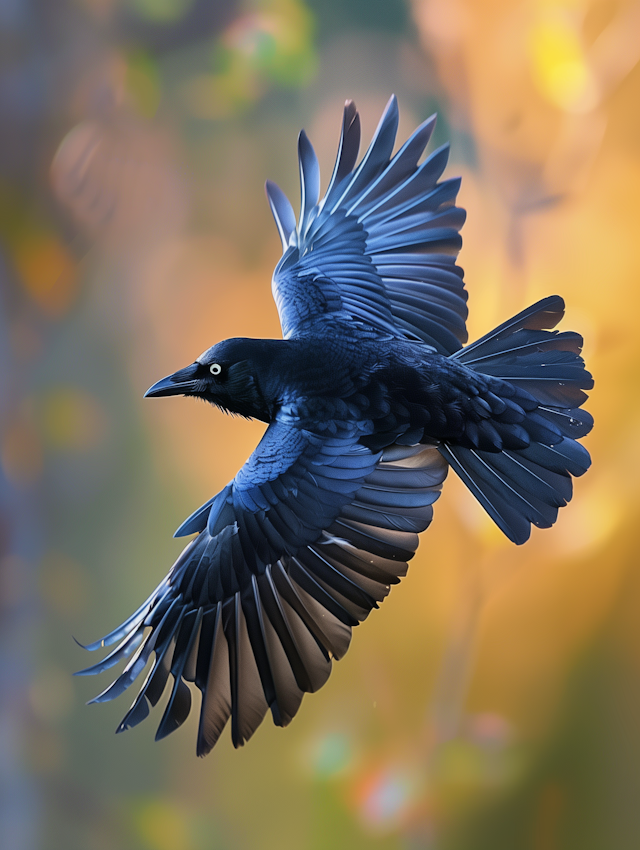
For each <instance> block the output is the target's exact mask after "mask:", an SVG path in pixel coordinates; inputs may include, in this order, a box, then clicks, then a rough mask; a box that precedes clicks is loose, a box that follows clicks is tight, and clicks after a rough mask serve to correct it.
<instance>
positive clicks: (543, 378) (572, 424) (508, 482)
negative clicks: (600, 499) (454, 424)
mask: <svg viewBox="0 0 640 850" xmlns="http://www.w3.org/2000/svg"><path fill="white" fill-rule="evenodd" d="M563 315H564V302H563V301H562V299H561V298H559V297H558V296H551V297H550V298H545V299H544V300H542V301H539V302H538V303H537V304H534V305H532V306H531V307H529V308H528V309H527V310H524V311H523V312H522V313H519V314H518V315H517V316H514V317H513V318H512V319H510V320H509V321H507V322H504V323H503V324H502V325H500V326H499V327H497V328H495V330H493V331H491V332H490V333H488V334H486V335H485V336H484V337H482V338H481V339H479V340H477V341H476V342H474V343H472V344H471V345H469V346H467V347H466V348H464V349H461V350H460V351H457V352H456V353H455V354H453V355H452V358H451V359H456V360H458V361H459V362H461V363H463V364H464V365H465V366H467V367H468V368H470V369H473V370H474V371H475V372H478V373H481V374H483V375H488V376H491V377H493V378H499V379H501V380H502V381H506V382H507V383H508V384H510V385H512V387H517V388H518V389H520V390H524V391H525V393H527V394H528V395H529V397H531V398H533V399H534V400H535V401H536V402H537V405H536V406H532V408H531V409H525V406H524V405H522V406H521V407H522V408H523V409H524V410H525V418H524V420H523V421H522V423H521V429H520V430H519V431H518V433H519V434H520V436H521V437H524V438H525V439H524V440H523V443H526V444H524V445H522V446H517V447H514V446H513V445H511V446H510V447H509V448H507V449H505V450H504V451H501V452H496V451H483V450H480V449H477V448H470V447H463V446H460V445H453V444H447V443H444V444H443V445H442V446H441V447H440V452H441V453H442V455H443V456H444V458H445V459H446V460H447V461H448V462H449V463H450V464H451V467H452V468H453V470H454V471H455V472H456V473H457V474H458V475H459V476H460V478H461V479H462V480H463V481H464V483H465V484H466V485H467V487H469V489H470V490H471V492H472V493H473V494H474V496H475V497H476V498H477V499H478V501H479V502H480V504H481V505H482V506H483V507H484V508H485V510H486V511H487V513H488V514H489V515H490V516H491V518H492V519H493V520H494V521H495V522H496V524H497V525H498V526H499V528H500V529H501V530H502V531H503V532H504V533H505V534H506V535H507V537H508V538H509V539H510V540H512V541H513V542H514V543H518V544H519V543H524V542H525V541H526V540H528V538H529V535H530V533H531V525H532V524H533V525H535V526H537V527H539V528H548V527H549V526H551V525H553V523H554V522H555V521H556V519H557V515H558V509H559V508H560V507H562V506H563V505H566V504H567V502H568V501H569V500H570V499H571V496H572V490H573V485H572V480H571V476H579V475H583V474H584V473H585V472H586V471H587V469H588V468H589V466H590V464H591V458H590V457H589V453H588V452H587V450H586V449H585V448H584V447H583V446H581V445H580V444H579V443H577V442H576V439H577V438H579V437H584V436H585V435H586V434H588V433H589V431H590V430H591V428H592V426H593V419H592V417H591V415H590V414H589V413H587V412H586V411H584V410H581V409H580V406H581V405H582V404H583V403H584V402H585V401H586V399H587V395H586V393H585V392H584V390H587V389H590V388H591V387H592V386H593V379H592V377H591V375H590V374H589V372H587V370H586V369H585V367H584V361H583V360H582V357H581V356H580V352H581V349H582V337H581V336H580V335H579V334H577V333H574V332H571V331H569V332H564V333H558V332H557V331H553V330H550V329H552V328H554V327H555V325H556V324H557V323H558V322H559V321H560V319H561V318H562V316H563ZM502 401H503V402H508V399H507V398H503V399H502ZM503 418H504V414H503ZM496 427H498V428H499V423H498V425H497V426H496Z"/></svg>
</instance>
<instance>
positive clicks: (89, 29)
mask: <svg viewBox="0 0 640 850" xmlns="http://www.w3.org/2000/svg"><path fill="white" fill-rule="evenodd" d="M639 33H640V5H639V4H638V2H637V0H516V2H514V0H412V2H411V0H224V2H223V0H57V2H56V3H51V2H49V0H0V126H1V127H2V131H1V132H0V298H1V303H0V608H1V619H0V711H1V713H0V846H2V848H5V850H116V848H117V849H118V850H234V849H235V848H242V850H263V848H264V850H276V849H277V848H278V849H279V848H284V850H289V848H296V850H298V849H299V850H323V849H324V848H329V847H331V848H337V849H338V850H342V848H349V850H358V848H379V850H413V849H414V848H434V850H485V848H486V850H573V848H575V850H626V849H627V848H629V850H631V848H637V847H640V806H639V805H638V799H639V795H640V563H639V561H640V558H639V556H638V552H637V550H638V527H639V524H640V501H639V498H638V497H639V495H640V493H639V491H640V441H639V439H638V434H639V432H640V403H639V400H638V394H637V387H638V377H637V375H638V368H639V366H640V358H639V354H640V351H639V349H640V334H639V333H638V329H637V323H638V317H637V308H638V304H639V302H640V295H639V294H638V279H639V276H640V255H639V254H638V251H637V242H636V239H637V238H638V224H639V216H638V198H639V197H640V161H639V156H638V152H639V150H640V115H639V111H638V102H639V98H640V69H639V68H638V65H637V63H638V60H639V59H640V38H639V37H638V34H639ZM392 92H395V93H396V94H397V95H398V97H399V100H400V109H401V126H400V138H401V141H402V140H404V138H405V137H406V135H407V134H408V133H409V132H410V131H411V130H413V129H414V127H415V126H416V125H417V124H418V123H419V122H421V121H422V120H424V118H426V117H427V116H428V115H429V114H431V113H432V112H434V111H436V110H437V111H438V113H439V116H440V117H439V123H438V127H437V130H436V137H435V140H434V141H435V144H434V145H433V147H435V145H437V144H440V143H442V142H443V141H445V140H447V139H451V143H452V144H451V161H450V166H449V168H448V170H447V172H446V175H447V176H454V175H457V174H461V175H462V176H463V183H462V191H461V194H460V202H461V204H462V205H463V206H464V207H466V208H467V209H468V212H469V217H468V223H467V224H466V225H465V228H464V231H463V235H464V242H465V244H464V248H463V250H462V254H461V264H462V265H463V267H464V268H465V269H466V279H467V285H468V289H469V293H470V308H471V315H470V321H469V325H470V334H471V338H474V337H476V336H478V335H480V334H482V333H484V332H486V331H487V330H489V328H491V327H493V326H494V325H495V324H496V323H498V322H500V321H502V320H504V319H505V318H507V317H508V316H509V315H511V314H512V313H514V312H516V311H518V310H520V309H523V308H524V307H525V306H527V305H528V304H529V303H531V302H533V301H535V300H536V299H538V298H541V297H543V296H546V295H549V294H552V293H556V292H557V293H560V294H562V295H563V296H564V297H565V299H566V301H567V317H566V319H565V322H564V325H563V327H564V328H565V329H575V330H579V331H581V332H582V333H583V334H584V336H585V349H584V354H585V357H586V359H587V362H588V365H589V367H590V368H591V369H592V371H593V373H594V375H595V378H596V390H595V392H594V393H593V396H592V400H591V401H590V402H589V405H588V407H589V409H590V410H591V411H592V413H593V414H594V415H595V417H596V422H597V425H596V429H595V431H594V433H593V435H592V436H590V437H589V438H588V439H587V440H586V441H585V442H586V445H587V446H588V448H589V450H590V451H591V452H592V454H593V459H594V465H593V469H592V470H591V471H590V472H589V473H588V475H586V476H585V478H584V479H581V480H579V481H578V482H577V483H576V487H575V498H574V500H573V502H572V503H571V504H570V506H569V507H567V508H565V509H564V510H563V511H562V512H561V514H560V520H559V522H558V523H557V525H556V526H555V527H554V528H553V529H550V530H548V531H537V530H534V532H533V535H532V538H531V540H530V542H529V543H528V544H527V545H526V546H524V547H522V548H516V547H514V546H513V545H512V544H510V543H509V542H508V541H507V540H506V539H505V538H503V537H502V536H501V534H500V532H498V531H497V529H496V528H495V527H494V526H493V525H492V524H491V521H490V520H489V519H488V518H487V517H486V516H485V515H484V514H483V512H482V511H481V509H480V508H479V507H478V506H477V505H476V504H475V503H474V501H473V499H472V498H471V497H470V496H469V495H468V494H467V493H466V492H465V491H464V488H463V487H462V486H461V485H460V484H459V483H458V482H457V481H455V480H453V475H452V476H450V479H449V480H448V481H447V482H446V484H445V488H444V495H443V498H442V499H441V501H440V502H439V503H438V505H437V506H436V515H435V522H434V524H433V526H432V528H431V529H429V531H428V532H427V533H426V534H425V535H424V537H423V541H422V544H421V547H420V549H419V552H418V555H417V557H416V558H415V559H414V560H413V561H412V563H411V567H410V571H409V575H408V576H407V578H406V579H405V580H404V581H403V582H402V584H401V585H400V586H399V587H397V588H395V589H394V590H393V592H392V593H391V595H390V597H389V599H388V600H387V601H385V603H384V605H383V606H382V610H381V611H380V612H374V613H373V615H372V616H371V617H370V618H369V619H368V620H367V622H366V623H365V624H363V625H362V626H361V627H360V628H358V629H357V630H356V631H355V633H354V640H353V644H352V648H351V650H350V651H349V653H348V655H347V656H346V658H345V659H344V660H343V661H341V662H340V663H338V664H336V665H335V667H334V672H333V674H332V677H331V680H330V682H329V683H328V684H327V686H326V687H325V688H324V689H323V690H322V691H321V692H319V693H318V694H316V695H314V696H312V697H307V698H306V699H305V701H304V703H303V706H302V709H301V711H300V713H299V715H298V716H297V717H296V718H295V720H294V722H293V723H292V725H291V726H290V727H289V728H288V729H287V730H282V729H277V728H275V727H273V725H272V724H271V723H270V721H269V720H268V719H267V721H265V723H264V725H263V726H262V727H261V728H260V730H259V731H258V733H257V734H256V736H255V738H254V739H253V740H251V742H250V743H249V744H248V745H247V746H246V747H245V748H244V749H242V750H239V751H234V750H233V748H232V746H231V742H230V740H229V737H228V733H225V735H224V736H223V739H222V740H221V742H220V743H219V744H218V746H217V747H216V749H215V750H214V751H213V753H212V754H211V755H210V756H208V757H207V758H206V759H204V760H198V759H196V757H195V733H196V727H195V723H194V722H193V720H194V719H193V718H190V720H189V721H188V722H187V724H185V726H184V727H183V728H182V729H181V730H179V731H178V732H177V733H176V734H175V735H173V736H171V737H170V738H169V739H167V740H165V741H163V742H162V743H160V744H154V743H153V734H154V731H155V724H154V722H153V719H151V720H149V721H147V722H146V723H144V724H143V725H142V726H140V727H139V728H137V729H135V730H134V731H131V732H129V733H127V734H126V735H119V736H117V737H116V736H114V735H113V731H114V729H115V727H116V725H117V723H118V722H119V720H120V719H121V717H122V715H123V714H124V713H125V711H126V709H127V708H128V705H129V701H128V700H127V697H123V698H121V699H120V700H118V701H117V702H116V703H115V704H114V703H110V704H108V705H100V706H97V707H96V706H92V707H90V708H87V707H85V705H84V703H85V701H86V700H87V699H89V698H91V697H93V696H94V695H95V694H96V693H97V692H98V691H100V690H102V688H103V687H105V686H106V684H107V676H106V675H105V676H104V677H102V680H95V679H73V678H72V677H71V673H72V672H73V671H74V670H77V669H79V668H81V667H84V666H86V665H87V664H89V663H91V661H92V657H89V656H88V655H87V653H85V652H84V651H83V650H82V649H80V648H79V647H78V646H77V645H76V644H75V643H74V642H73V639H72V636H74V637H76V638H77V639H78V640H80V641H82V642H88V641H91V640H94V639H96V638H97V637H99V636H101V635H103V634H105V633H106V632H107V631H109V630H110V629H111V628H112V627H114V626H115V625H116V624H118V623H120V622H121V621H122V620H123V619H124V618H125V617H126V616H128V615H129V614H130V613H131V612H132V610H133V609H134V608H135V607H137V605H138V604H140V602H141V601H142V600H143V599H144V598H145V597H146V596H147V595H148V593H149V592H150V591H151V590H152V589H153V587H155V585H156V584H157V583H158V581H159V580H160V579H161V578H162V577H163V576H164V574H165V573H166V572H167V570H168V568H169V566H170V565H171V563H172V562H173V560H174V558H175V557H176V555H177V553H178V551H179V550H180V548H181V544H180V541H176V540H172V538H171V534H172V532H173V530H174V529H175V528H176V527H177V526H178V525H179V523H180V522H181V521H182V520H183V519H184V517H185V516H186V515H188V514H189V513H190V512H191V511H192V510H193V509H195V508H196V507H197V506H198V505H200V504H201V503H202V502H204V501H205V500H206V499H207V498H209V497H210V496H211V495H212V494H213V493H215V492H217V491H218V490H219V489H220V488H221V486H223V485H224V484H225V483H226V482H227V481H228V480H229V479H230V478H231V477H232V476H233V475H234V473H235V471H236V470H237V468H238V467H239V466H240V464H242V463H243V462H244V460H245V459H246V457H247V456H248V454H249V453H250V451H251V450H252V448H253V446H254V445H255V443H256V442H257V440H258V438H259V436H260V433H261V430H262V427H261V426H260V425H259V424H258V425H256V424H255V423H248V422H244V421H238V420H231V419H230V418H225V417H224V416H223V415H222V414H219V413H217V412H215V411H213V410H210V409H207V408H206V407H205V406H204V405H198V404H196V403H195V402H193V401H189V400H184V399H166V400H162V401H161V402H158V401H153V400H147V401H143V400H142V395H143V393H144V391H145V390H146V389H147V387H148V386H149V385H150V384H151V383H153V382H154V381H155V380H157V379H158V378H160V377H162V376H164V375H165V374H167V373H169V372H171V371H174V370H175V369H177V368H179V367H182V366H184V365H186V364H188V363H190V362H192V361H193V359H194V358H195V356H197V355H198V354H199V353H200V352H201V351H202V350H204V349H205V348H207V347H208V346H209V345H211V344H213V343H214V342H216V341H217V340H219V339H221V338H224V337H228V336H235V335H242V336H278V335H279V326H278V321H277V315H276V311H275V307H274V305H273V303H272V300H271V294H270V286H269V282H270V278H271V272H272V269H273V266H274V265H275V263H276V261H277V259H278V257H279V253H280V251H279V244H280V242H279V239H278V236H277V233H276V229H275V227H274V225H273V222H272V220H271V216H270V213H269V210H268V206H267V203H266V201H265V198H264V193H263V184H264V181H265V179H266V178H267V177H269V178H271V179H274V180H276V181H277V182H278V183H279V184H280V185H281V186H282V187H283V189H285V191H286V192H287V193H288V194H289V196H290V197H291V198H292V199H293V200H295V198H296V197H297V195H298V186H297V162H296V137H297V133H298V130H299V129H300V128H301V127H303V126H304V127H305V128H306V130H307V131H308V133H309V135H310V137H311V139H312V141H313V142H314V144H315V146H316V149H317V151H318V155H319V158H320V162H321V166H322V169H323V174H324V176H325V185H326V180H327V179H328V176H329V175H330V173H331V168H332V165H333V157H334V156H335V150H336V146H337V141H338V136H339V128H340V121H341V111H342V105H343V102H344V100H345V99H346V98H348V97H349V98H354V99H355V100H356V103H357V105H358V107H359V109H360V112H361V115H362V121H363V127H364V132H363V139H364V140H365V141H368V139H369V138H370V135H371V133H372V132H373V130H374V128H375V126H376V124H377V121H378V118H379V116H380V114H381V112H382V109H383V107H384V105H385V103H386V101H387V99H388V98H389V96H390V94H391V93H392ZM159 717H160V713H159V712H158V711H156V712H155V719H156V722H157V720H158V719H159Z"/></svg>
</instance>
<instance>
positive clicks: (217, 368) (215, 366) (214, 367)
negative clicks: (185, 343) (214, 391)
mask: <svg viewBox="0 0 640 850" xmlns="http://www.w3.org/2000/svg"><path fill="white" fill-rule="evenodd" d="M209 371H210V372H211V374H212V375H219V374H220V373H221V372H222V366H221V365H220V364H219V363H212V364H211V366H209Z"/></svg>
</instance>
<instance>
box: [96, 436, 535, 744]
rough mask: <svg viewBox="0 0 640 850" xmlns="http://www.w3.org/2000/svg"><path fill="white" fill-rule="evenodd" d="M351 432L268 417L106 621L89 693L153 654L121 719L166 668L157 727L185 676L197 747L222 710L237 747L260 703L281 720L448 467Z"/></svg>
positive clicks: (394, 558)
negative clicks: (175, 543) (147, 581)
mask: <svg viewBox="0 0 640 850" xmlns="http://www.w3.org/2000/svg"><path fill="white" fill-rule="evenodd" d="M359 436H360V432H359V429H358V426H357V425H356V424H353V423H352V424H349V425H345V424H344V423H342V425H339V424H337V425H336V433H335V435H333V436H331V437H326V438H320V437H318V436H317V435H315V434H307V433H306V432H302V433H301V432H300V431H299V430H296V429H295V428H294V427H293V426H290V425H284V424H282V423H279V422H276V423H274V424H272V425H271V426H269V428H268V429H267V432H265V436H264V437H263V440H262V442H261V443H260V445H259V446H258V448H257V449H256V451H255V452H254V454H253V455H252V457H251V458H250V459H249V460H248V461H247V463H246V464H245V466H244V467H243V469H242V470H241V471H240V472H239V473H238V475H237V476H236V478H235V479H234V481H233V482H231V484H230V485H228V486H227V487H225V488H224V489H223V490H222V491H221V493H219V494H218V496H216V498H215V499H213V500H210V501H209V502H208V503H207V504H208V505H209V514H208V516H207V517H206V518H205V517H204V515H201V514H199V513H198V512H196V514H194V516H195V515H198V516H199V519H198V523H199V524H200V525H201V526H202V530H201V531H200V533H199V534H198V536H197V537H196V538H195V539H194V540H193V541H192V542H191V543H189V544H188V546H187V547H186V548H185V550H184V551H183V553H182V554H181V555H180V557H179V558H178V560H177V561H176V563H175V564H174V566H173V568H172V570H171V572H170V573H169V575H168V576H167V578H166V579H165V580H164V581H163V582H162V583H161V585H160V586H159V588H158V591H156V593H155V594H152V596H151V597H149V599H150V600H151V601H150V602H149V601H148V602H147V603H145V605H144V606H142V607H141V608H140V609H138V612H136V615H135V617H134V618H129V620H128V621H127V622H128V626H127V628H126V630H125V631H124V632H123V631H122V629H120V630H116V631H115V632H113V633H112V634H116V633H117V634H120V635H121V642H120V645H119V646H118V647H117V648H116V649H115V650H114V651H113V652H111V653H110V654H109V655H108V656H107V657H106V658H105V659H104V661H103V662H100V663H98V664H97V665H94V667H93V668H88V670H86V671H83V672H85V673H86V674H89V673H97V672H101V671H102V670H105V669H107V668H108V667H109V666H111V664H112V663H116V662H117V661H119V660H122V659H123V658H125V657H127V656H128V655H131V658H130V659H129V661H128V663H127V664H126V666H125V668H124V670H123V672H122V673H121V674H120V675H119V676H118V677H117V678H116V679H115V681H114V682H113V684H112V685H110V686H109V687H108V688H107V689H106V690H105V691H103V692H102V693H101V694H100V695H99V696H98V697H96V699H95V700H94V701H96V702H104V701H106V700H110V699H113V698H114V697H116V696H118V695H119V694H121V693H122V692H123V691H124V690H126V689H127V688H128V687H129V686H130V685H131V684H132V683H133V682H134V681H135V679H136V678H137V677H138V676H139V675H140V674H141V673H142V671H143V670H144V669H145V667H146V666H147V663H148V662H149V661H150V660H151V658H152V656H153V657H154V660H153V663H152V665H151V668H150V671H149V673H148V675H147V677H146V679H145V680H144V682H143V684H142V686H141V688H140V691H139V693H138V694H137V696H136V698H135V700H134V702H133V704H132V706H131V708H130V709H129V711H128V712H127V714H126V716H125V717H124V719H123V721H122V723H121V724H120V726H119V727H118V731H119V732H121V731H124V730H126V729H129V728H131V727H132V726H135V725H137V724H138V723H140V722H141V721H142V720H144V719H145V717H147V716H148V714H149V712H150V708H151V707H153V706H155V705H156V704H157V702H158V701H159V699H160V697H161V695H162V693H163V691H164V690H165V688H166V685H167V683H168V681H169V679H170V678H171V680H172V687H171V692H170V695H169V701H168V703H167V706H166V708H165V711H164V713H163V716H162V719H161V721H160V724H159V726H158V732H157V735H156V737H157V738H163V737H165V736H166V735H168V734H170V733H171V732H173V731H174V730H175V729H177V728H178V727H179V726H181V725H182V723H183V722H184V721H185V719H186V717H187V716H188V714H189V710H190V708H191V693H190V689H189V687H188V684H187V683H189V682H194V683H195V685H196V687H197V688H198V689H199V690H200V691H201V693H202V700H201V706H200V721H199V727H198V739H197V752H198V754H199V755H205V754H206V753H208V752H209V751H210V749H211V748H212V747H213V746H214V745H215V743H216V741H217V740H218V738H219V736H220V734H221V733H222V730H223V728H224V727H225V725H226V724H227V722H228V721H229V719H230V720H231V738H232V741H233V744H234V745H235V746H241V745H242V744H244V743H245V741H247V740H248V739H249V738H250V737H251V735H252V734H253V733H254V731H255V730H256V728H257V727H258V726H259V724H260V723H261V722H262V720H263V718H264V716H265V714H266V713H267V711H268V710H269V709H270V710H271V714H272V717H273V720H274V722H275V723H276V725H280V726H284V725H286V724H287V723H289V722H290V720H291V719H292V718H293V717H294V715H295V714H296V712H297V711H298V709H299V707H300V703H301V701H302V697H303V695H304V693H307V692H313V691H316V690H318V688H320V687H322V685H323V684H324V683H325V681H326V680H327V678H328V676H329V674H330V672H331V664H332V659H333V658H336V659H338V658H341V657H342V656H343V655H344V654H345V652H346V651H347V649H348V647H349V643H350V640H351V630H352V627H353V626H355V625H357V624H358V623H359V622H361V621H362V620H364V619H365V618H366V617H367V616H368V614H369V612H370V611H371V610H372V609H373V608H376V607H378V605H379V603H380V602H381V601H382V600H383V599H384V598H385V597H386V596H387V594H388V593H389V590H390V587H391V585H393V584H397V583H398V581H399V580H400V578H401V577H402V576H403V575H405V573H406V571H407V562H408V561H409V560H410V559H411V557H412V556H413V554H414V552H415V550H416V548H417V545H418V537H417V532H418V531H422V530H424V529H425V528H426V527H427V525H428V524H429V522H430V520H431V516H432V511H433V508H432V503H433V502H434V501H435V499H436V498H437V497H438V495H439V492H440V488H441V486H442V481H443V479H444V477H445V474H446V470H447V464H446V462H445V461H444V460H443V458H442V456H441V454H440V453H439V452H438V450H437V448H435V447H433V446H422V445H415V446H392V447H389V448H387V449H385V450H384V451H383V452H377V453H376V452H372V451H370V450H369V449H366V448H365V447H364V446H362V445H361V444H360V443H359V442H358V438H359ZM276 444H278V445H281V451H280V453H279V454H278V453H276V452H274V451H273V447H274V445H276ZM534 464H535V459H532V460H531V463H530V466H531V470H532V473H531V474H532V475H533V476H534V477H535V474H536V473H535V466H534ZM539 486H540V487H541V488H543V489H544V486H545V482H544V481H540V482H539ZM242 493H244V495H249V496H250V498H248V499H246V500H245V499H244V498H240V495H241V494H242ZM314 523H315V524H314ZM100 645H102V642H96V644H92V646H100ZM134 648H135V651H134Z"/></svg>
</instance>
